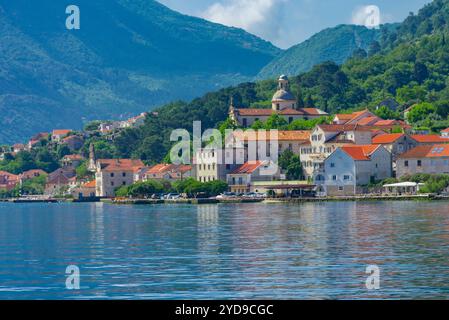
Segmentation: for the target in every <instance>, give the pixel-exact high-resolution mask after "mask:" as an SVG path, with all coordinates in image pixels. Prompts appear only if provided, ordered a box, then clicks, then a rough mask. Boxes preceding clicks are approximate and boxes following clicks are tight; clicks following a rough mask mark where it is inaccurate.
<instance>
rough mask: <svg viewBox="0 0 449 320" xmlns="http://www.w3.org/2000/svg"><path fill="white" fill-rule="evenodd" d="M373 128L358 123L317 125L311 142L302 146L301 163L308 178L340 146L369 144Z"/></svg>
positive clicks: (320, 168) (311, 176)
mask: <svg viewBox="0 0 449 320" xmlns="http://www.w3.org/2000/svg"><path fill="white" fill-rule="evenodd" d="M372 132H373V128H371V127H360V126H357V125H335V124H333V125H324V124H323V125H317V126H316V127H315V129H314V130H313V131H312V133H311V135H310V142H309V143H307V144H304V145H302V146H301V153H300V158H301V163H302V167H303V170H304V175H305V177H306V178H307V179H311V178H313V175H314V172H315V171H317V170H322V168H323V163H324V160H325V159H326V158H327V157H328V156H329V155H330V154H332V152H334V151H335V150H336V149H337V148H338V147H342V146H345V145H348V144H355V145H369V144H371V141H372Z"/></svg>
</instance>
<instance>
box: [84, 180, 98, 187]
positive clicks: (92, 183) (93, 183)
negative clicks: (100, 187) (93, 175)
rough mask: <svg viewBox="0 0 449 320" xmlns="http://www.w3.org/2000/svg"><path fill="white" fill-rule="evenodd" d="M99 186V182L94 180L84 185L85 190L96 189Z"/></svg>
mask: <svg viewBox="0 0 449 320" xmlns="http://www.w3.org/2000/svg"><path fill="white" fill-rule="evenodd" d="M96 186H97V181H96V180H92V181H89V182H87V183H85V184H83V185H82V187H83V188H95V187H96Z"/></svg>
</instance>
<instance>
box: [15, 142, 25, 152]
mask: <svg viewBox="0 0 449 320" xmlns="http://www.w3.org/2000/svg"><path fill="white" fill-rule="evenodd" d="M26 149H27V148H26V146H25V145H24V144H22V143H16V144H15V145H13V146H12V150H13V152H14V153H19V152H21V151H25V150H26Z"/></svg>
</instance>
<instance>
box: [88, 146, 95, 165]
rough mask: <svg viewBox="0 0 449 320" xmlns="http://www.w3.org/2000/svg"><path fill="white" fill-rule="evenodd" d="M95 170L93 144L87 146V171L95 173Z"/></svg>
mask: <svg viewBox="0 0 449 320" xmlns="http://www.w3.org/2000/svg"><path fill="white" fill-rule="evenodd" d="M96 169H97V158H96V156H95V147H94V144H93V143H91V144H90V146H89V166H88V170H89V171H92V172H95V171H96Z"/></svg>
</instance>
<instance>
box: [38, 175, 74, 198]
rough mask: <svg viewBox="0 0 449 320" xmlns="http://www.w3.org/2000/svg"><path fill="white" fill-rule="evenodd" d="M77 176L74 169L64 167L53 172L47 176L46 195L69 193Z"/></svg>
mask: <svg viewBox="0 0 449 320" xmlns="http://www.w3.org/2000/svg"><path fill="white" fill-rule="evenodd" d="M74 178H75V171H74V170H66V169H63V168H60V169H57V170H56V171H53V172H51V173H50V174H49V175H48V176H47V183H46V184H45V194H46V195H51V196H54V195H63V194H68V193H69V189H70V187H71V186H73V184H74V181H73V179H74Z"/></svg>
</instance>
